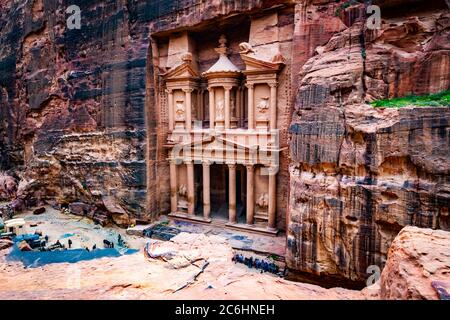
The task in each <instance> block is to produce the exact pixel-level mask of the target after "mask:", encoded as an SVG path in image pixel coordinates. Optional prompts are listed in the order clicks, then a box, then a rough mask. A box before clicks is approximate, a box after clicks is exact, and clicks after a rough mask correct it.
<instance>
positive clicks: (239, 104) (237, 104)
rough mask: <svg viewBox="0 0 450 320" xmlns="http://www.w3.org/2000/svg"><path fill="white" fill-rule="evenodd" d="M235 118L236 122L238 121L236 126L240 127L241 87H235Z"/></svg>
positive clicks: (241, 115) (241, 116)
mask: <svg viewBox="0 0 450 320" xmlns="http://www.w3.org/2000/svg"><path fill="white" fill-rule="evenodd" d="M235 103H236V118H237V123H238V127H239V128H242V122H241V121H242V118H243V114H242V112H241V88H240V87H238V88H237V89H236V102H235Z"/></svg>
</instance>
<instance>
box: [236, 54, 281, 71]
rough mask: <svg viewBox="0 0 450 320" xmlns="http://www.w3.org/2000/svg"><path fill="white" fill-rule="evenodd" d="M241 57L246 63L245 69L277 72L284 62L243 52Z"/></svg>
mask: <svg viewBox="0 0 450 320" xmlns="http://www.w3.org/2000/svg"><path fill="white" fill-rule="evenodd" d="M241 59H242V60H243V61H244V63H245V67H246V69H245V71H269V72H270V71H272V72H276V71H278V70H280V69H281V67H282V66H283V62H270V61H265V60H261V59H258V58H256V57H254V56H250V55H247V54H241Z"/></svg>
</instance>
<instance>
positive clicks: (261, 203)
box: [256, 193, 269, 212]
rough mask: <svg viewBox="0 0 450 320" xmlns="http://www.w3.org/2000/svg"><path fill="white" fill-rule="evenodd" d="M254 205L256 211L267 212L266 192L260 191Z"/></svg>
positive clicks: (267, 198) (267, 200)
mask: <svg viewBox="0 0 450 320" xmlns="http://www.w3.org/2000/svg"><path fill="white" fill-rule="evenodd" d="M256 206H257V211H258V212H267V210H268V208H269V196H268V195H267V193H262V194H261V195H260V196H259V198H258V200H256Z"/></svg>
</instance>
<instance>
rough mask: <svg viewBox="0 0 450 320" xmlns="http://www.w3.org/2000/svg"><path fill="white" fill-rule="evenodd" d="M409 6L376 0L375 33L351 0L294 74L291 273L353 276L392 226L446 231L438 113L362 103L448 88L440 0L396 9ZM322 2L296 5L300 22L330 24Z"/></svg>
mask: <svg viewBox="0 0 450 320" xmlns="http://www.w3.org/2000/svg"><path fill="white" fill-rule="evenodd" d="M375 3H376V2H375ZM410 3H411V1H400V2H399V5H400V6H401V5H403V7H399V6H395V5H393V4H389V5H387V2H382V1H380V2H379V4H380V5H381V13H382V18H383V23H382V26H381V30H369V29H368V28H367V26H366V24H365V21H364V19H363V17H362V16H361V6H358V5H355V6H350V7H348V8H346V9H344V10H341V11H338V12H339V15H340V16H341V18H342V19H343V20H342V21H343V23H345V24H346V26H345V28H343V30H338V31H336V32H335V33H333V34H332V35H330V36H329V37H327V38H326V39H321V41H320V43H314V45H313V46H316V45H318V46H317V47H316V48H315V53H314V54H311V57H310V59H309V60H308V61H307V62H306V63H305V64H304V65H303V67H302V69H301V71H300V74H299V79H300V85H299V90H298V92H297V97H296V100H295V110H294V113H293V122H292V125H291V128H290V131H291V133H292V136H291V156H292V164H291V170H290V172H291V176H290V177H291V181H290V184H291V188H290V203H289V211H290V214H289V226H288V254H287V260H288V265H289V266H290V267H291V268H292V269H296V270H300V271H307V272H312V273H315V274H319V275H322V276H343V277H345V278H347V279H352V280H356V281H360V282H361V283H364V282H365V279H366V278H367V277H368V276H369V275H368V274H367V267H368V266H370V265H376V266H379V267H380V268H382V267H383V265H384V263H385V260H386V255H387V252H388V249H389V246H390V244H391V242H392V240H393V239H394V237H395V236H396V235H397V233H398V232H399V231H400V230H401V228H402V227H403V226H406V225H415V226H419V227H426V228H435V229H436V228H440V229H444V230H449V229H450V224H449V223H450V218H449V204H450V193H449V191H450V184H449V170H450V167H449V165H450V161H449V160H450V158H449V154H450V153H449V121H450V109H449V108H448V107H443V108H439V107H436V108H432V107H429V108H427V107H418V108H413V107H411V108H410V107H408V108H404V109H403V108H402V109H374V108H373V107H372V106H370V105H369V104H368V102H370V101H373V100H375V99H381V98H392V97H398V96H405V95H409V94H414V95H422V94H427V93H435V92H439V91H442V90H447V89H448V88H449V86H450V73H449V65H448V62H449V57H450V51H449V47H448V43H449V41H448V39H449V36H450V29H449V28H448V26H449V15H448V10H447V8H446V6H445V3H444V2H442V3H440V4H438V2H437V1H436V2H435V5H436V6H435V7H433V6H428V8H427V9H426V10H425V9H424V8H423V6H418V7H417V8H416V10H413V9H411V10H409V9H408V10H404V9H403V8H404V7H405V6H406V5H407V4H410ZM391 5H392V6H391ZM330 7H332V5H330ZM330 7H328V10H321V8H322V6H321V4H319V2H317V4H314V3H312V4H310V5H309V6H306V7H305V8H304V10H305V14H307V15H309V16H310V21H308V20H306V21H305V22H304V26H303V28H307V27H308V28H311V25H314V24H317V23H319V21H324V20H330V18H329V17H330V16H331V15H335V14H336V11H333V10H332V9H331V8H330ZM322 9H323V8H322ZM309 52H311V51H309Z"/></svg>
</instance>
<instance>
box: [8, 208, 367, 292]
mask: <svg viewBox="0 0 450 320" xmlns="http://www.w3.org/2000/svg"><path fill="white" fill-rule="evenodd" d="M23 217H24V218H25V219H26V221H28V222H29V223H30V224H35V223H37V224H38V226H37V227H33V228H31V227H30V231H33V230H34V229H40V230H41V231H42V232H43V233H44V234H48V235H49V242H51V243H52V242H55V241H56V240H58V239H61V240H60V241H61V242H63V243H67V239H68V238H67V237H68V235H70V238H71V239H72V241H73V247H75V248H76V247H86V246H87V247H92V245H93V244H97V247H99V246H100V247H103V245H102V242H103V239H105V238H106V239H109V240H114V239H116V238H117V235H118V234H121V235H122V237H123V239H124V240H125V241H126V242H127V244H128V246H129V247H130V248H136V249H139V252H138V253H134V254H130V255H124V256H121V257H117V258H101V259H96V260H90V261H81V262H77V263H73V264H69V263H60V264H48V265H45V266H42V267H38V268H25V267H24V266H23V265H22V264H21V263H20V262H13V261H9V260H7V259H6V256H7V254H8V253H9V249H7V250H2V251H0V299H363V298H364V296H363V294H362V293H361V292H359V291H352V290H346V289H341V288H334V289H325V288H322V287H319V286H316V285H311V284H305V283H298V282H291V281H287V280H284V279H281V278H279V277H277V276H275V275H272V274H267V273H264V274H261V273H260V271H258V270H255V269H248V268H247V267H246V266H244V265H242V264H235V263H234V262H232V261H231V258H232V256H233V254H234V252H235V251H234V249H233V248H232V245H233V246H238V247H239V245H241V244H240V243H239V242H242V241H243V242H244V244H245V245H248V244H249V243H250V244H252V243H253V242H251V241H250V240H248V239H247V238H241V237H235V236H234V235H231V236H230V237H231V238H230V237H228V238H227V235H225V236H224V235H221V234H220V232H219V234H213V233H214V232H209V233H207V234H204V233H185V232H182V233H180V234H179V235H178V236H176V237H174V238H172V240H171V241H166V242H162V241H157V240H150V239H146V238H142V237H137V236H129V235H127V234H125V230H121V229H119V228H115V227H111V228H109V227H108V228H101V227H98V226H96V225H95V224H93V223H92V222H91V221H90V220H88V219H84V218H80V217H76V216H71V215H64V214H61V213H60V212H58V211H56V210H47V212H46V213H45V214H43V215H39V216H33V215H30V214H24V215H23ZM230 239H231V240H232V241H230ZM255 239H257V236H255ZM149 241H150V242H152V243H155V246H157V251H158V252H160V253H162V257H160V258H156V259H153V258H149V257H147V256H145V255H144V250H143V248H144V246H145V243H147V242H149ZM233 241H234V242H233ZM236 241H237V242H236ZM272 241H274V242H273V243H272V244H269V247H272V246H275V247H276V248H278V245H276V244H277V243H278V242H277V241H278V240H272ZM203 267H204V270H203V271H202V268H203Z"/></svg>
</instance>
